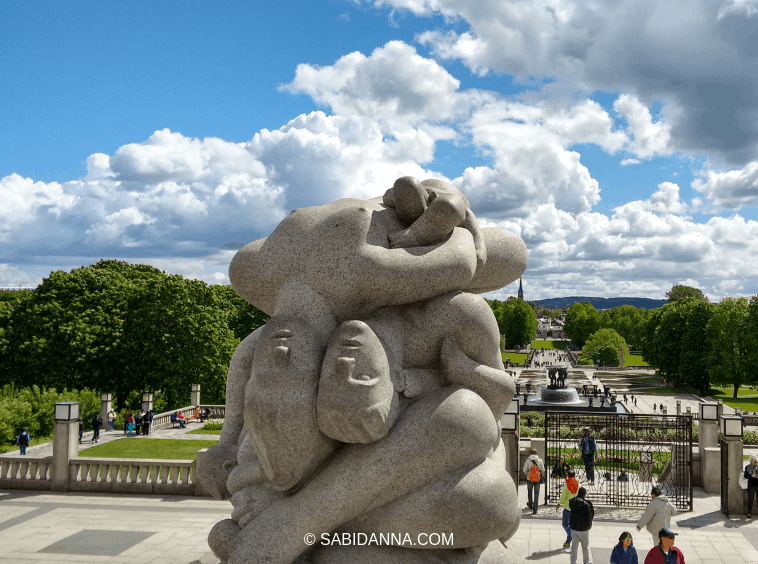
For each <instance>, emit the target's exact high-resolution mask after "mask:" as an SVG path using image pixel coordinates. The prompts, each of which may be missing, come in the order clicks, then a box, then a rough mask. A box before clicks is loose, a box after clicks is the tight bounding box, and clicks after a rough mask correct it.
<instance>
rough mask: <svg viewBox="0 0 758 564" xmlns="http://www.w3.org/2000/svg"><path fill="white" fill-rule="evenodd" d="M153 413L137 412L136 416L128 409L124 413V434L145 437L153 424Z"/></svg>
mask: <svg viewBox="0 0 758 564" xmlns="http://www.w3.org/2000/svg"><path fill="white" fill-rule="evenodd" d="M153 415H154V414H153V412H152V410H151V411H142V410H140V411H138V412H137V413H136V414H135V413H132V412H131V411H130V410H129V409H127V410H126V412H125V413H124V434H127V433H128V434H129V436H131V435H132V434H135V435H147V434H149V433H150V427H151V425H152V424H153Z"/></svg>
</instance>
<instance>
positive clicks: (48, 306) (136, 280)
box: [0, 260, 267, 407]
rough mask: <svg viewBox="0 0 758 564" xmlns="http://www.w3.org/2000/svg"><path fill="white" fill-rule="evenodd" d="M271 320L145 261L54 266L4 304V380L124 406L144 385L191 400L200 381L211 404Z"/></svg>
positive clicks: (229, 292) (0, 358) (0, 304)
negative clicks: (245, 344) (247, 341)
mask: <svg viewBox="0 0 758 564" xmlns="http://www.w3.org/2000/svg"><path fill="white" fill-rule="evenodd" d="M13 293H14V294H15V293H17V292H13ZM18 294H20V293H18ZM5 297H6V298H7V296H5ZM266 320H267V316H266V315H265V314H263V313H262V312H260V311H258V310H256V309H255V308H253V307H252V306H250V305H249V304H247V303H245V302H244V301H243V300H242V299H241V298H239V297H238V296H236V294H235V293H234V290H233V289H232V288H230V287H224V286H208V285H207V284H205V283H204V282H201V281H197V280H188V279H185V278H182V277H181V276H170V275H167V274H165V273H163V272H161V271H160V270H158V269H155V268H153V267H151V266H147V265H132V264H128V263H124V262H119V261H106V260H103V261H100V262H98V263H97V264H94V265H91V266H87V267H83V268H78V269H75V270H72V271H71V272H70V273H67V272H63V271H58V272H53V273H52V274H51V275H50V276H49V277H48V278H46V279H45V280H44V281H43V283H42V284H41V285H40V286H39V287H38V288H36V289H35V290H34V291H32V292H29V293H27V294H23V295H19V296H17V297H14V298H13V299H5V300H0V385H3V384H10V383H15V384H16V385H21V386H33V385H36V386H39V387H40V388H42V387H48V388H57V389H64V388H65V389H76V390H82V389H85V388H87V389H91V390H98V391H108V392H112V393H114V394H115V396H116V397H115V399H116V403H117V406H118V407H123V406H124V404H125V402H126V400H127V397H129V395H130V394H134V393H138V394H139V393H141V392H145V391H153V392H158V391H160V392H161V393H162V394H163V395H164V396H165V398H164V399H165V400H166V401H167V402H168V404H169V405H171V406H174V405H178V404H182V403H184V404H186V403H188V402H189V389H190V384H192V383H198V384H201V386H202V387H201V389H202V391H203V393H202V397H203V401H204V402H207V403H215V402H219V403H220V402H223V400H224V387H225V385H224V381H225V378H226V370H227V368H228V365H229V361H230V359H231V355H232V352H233V351H234V349H235V348H236V346H237V344H238V343H239V341H240V340H241V339H242V338H244V337H246V336H247V335H248V334H249V333H250V332H252V331H253V330H254V329H255V328H256V327H258V326H260V325H262V324H263V323H265V321H266Z"/></svg>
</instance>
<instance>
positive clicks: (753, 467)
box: [21, 451, 758, 519]
mask: <svg viewBox="0 0 758 564" xmlns="http://www.w3.org/2000/svg"><path fill="white" fill-rule="evenodd" d="M21 454H24V453H23V451H22V452H21ZM745 478H747V518H748V519H752V513H753V498H755V499H756V500H758V456H755V455H752V456H751V457H750V460H749V462H748V465H747V466H745Z"/></svg>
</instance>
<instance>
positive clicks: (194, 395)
mask: <svg viewBox="0 0 758 564" xmlns="http://www.w3.org/2000/svg"><path fill="white" fill-rule="evenodd" d="M190 405H195V406H197V405H200V384H192V391H191V392H190Z"/></svg>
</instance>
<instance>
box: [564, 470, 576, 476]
mask: <svg viewBox="0 0 758 564" xmlns="http://www.w3.org/2000/svg"><path fill="white" fill-rule="evenodd" d="M566 474H568V477H569V478H573V477H574V476H576V472H574V471H573V470H572V469H571V468H569V469H568V472H566Z"/></svg>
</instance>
